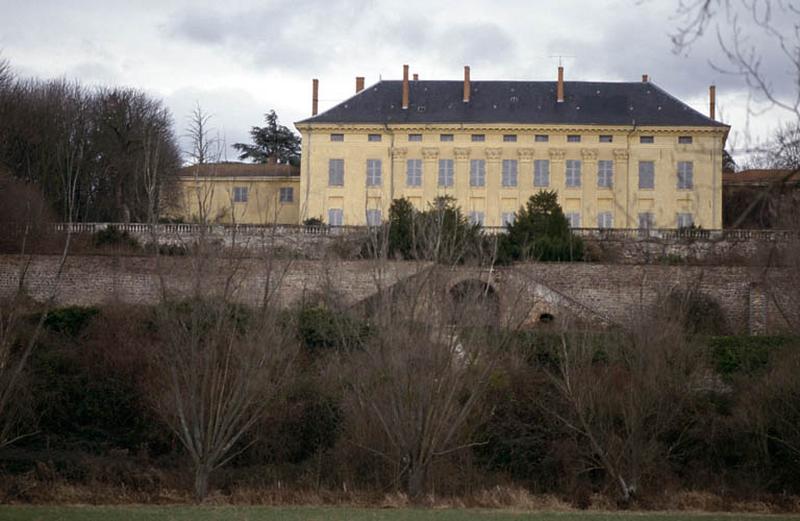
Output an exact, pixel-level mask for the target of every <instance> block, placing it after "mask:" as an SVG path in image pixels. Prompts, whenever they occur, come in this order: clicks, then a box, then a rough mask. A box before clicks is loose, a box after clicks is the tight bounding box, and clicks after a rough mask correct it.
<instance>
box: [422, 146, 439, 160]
mask: <svg viewBox="0 0 800 521" xmlns="http://www.w3.org/2000/svg"><path fill="white" fill-rule="evenodd" d="M437 157H439V149H438V148H436V147H423V149H422V159H436V158H437Z"/></svg>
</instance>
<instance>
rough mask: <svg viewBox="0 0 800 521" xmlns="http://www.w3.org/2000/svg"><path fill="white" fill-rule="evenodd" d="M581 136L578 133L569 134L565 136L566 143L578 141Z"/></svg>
mask: <svg viewBox="0 0 800 521" xmlns="http://www.w3.org/2000/svg"><path fill="white" fill-rule="evenodd" d="M580 142H581V136H580V134H570V135H568V136H567V143H580Z"/></svg>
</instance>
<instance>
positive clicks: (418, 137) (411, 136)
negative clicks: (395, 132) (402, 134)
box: [408, 134, 422, 141]
mask: <svg viewBox="0 0 800 521" xmlns="http://www.w3.org/2000/svg"><path fill="white" fill-rule="evenodd" d="M408 140H409V141H422V134H409V135H408Z"/></svg>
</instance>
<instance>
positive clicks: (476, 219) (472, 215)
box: [469, 212, 483, 226]
mask: <svg viewBox="0 0 800 521" xmlns="http://www.w3.org/2000/svg"><path fill="white" fill-rule="evenodd" d="M469 222H470V223H472V224H477V225H478V226H483V212H469Z"/></svg>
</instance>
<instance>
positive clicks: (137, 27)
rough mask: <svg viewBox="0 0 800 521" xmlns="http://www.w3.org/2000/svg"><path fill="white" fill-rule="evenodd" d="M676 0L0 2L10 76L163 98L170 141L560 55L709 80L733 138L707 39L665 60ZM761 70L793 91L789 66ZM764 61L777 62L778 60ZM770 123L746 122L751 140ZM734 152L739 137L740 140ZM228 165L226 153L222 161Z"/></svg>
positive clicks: (587, 68) (499, 75) (732, 93)
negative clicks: (269, 114)
mask: <svg viewBox="0 0 800 521" xmlns="http://www.w3.org/2000/svg"><path fill="white" fill-rule="evenodd" d="M676 4H677V0H638V1H637V0H591V1H586V0H552V1H542V0H513V1H503V0H495V1H484V2H479V1H470V0H454V1H437V0H421V1H420V0H401V1H397V0H395V1H391V2H390V1H379V0H349V1H346V0H295V1H267V0H262V1H244V0H229V1H227V2H220V1H218V0H217V1H213V2H210V1H204V0H194V1H181V0H137V1H130V2H128V1H125V2H121V1H116V0H69V1H66V0H62V1H54V0H36V1H30V0H28V1H23V0H0V7H1V9H0V12H2V13H3V16H2V17H0V53H2V56H3V57H5V58H7V59H8V60H10V61H11V64H12V67H13V68H14V70H15V72H16V73H17V74H18V75H20V76H38V77H42V78H51V77H67V78H71V79H72V78H74V79H78V80H80V81H81V82H84V83H87V84H98V85H126V86H132V87H136V88H140V89H143V90H145V91H147V92H148V93H150V94H152V95H153V96H156V97H158V98H161V99H163V100H164V102H165V103H166V104H167V106H168V107H169V108H170V109H171V110H172V113H173V115H174V117H175V120H176V128H177V130H178V133H179V134H181V133H183V131H184V129H185V127H186V118H187V115H188V114H189V113H190V111H191V109H192V107H193V106H194V104H195V103H196V102H199V103H200V104H201V105H202V106H203V108H204V109H205V110H206V111H208V112H210V113H212V114H213V115H214V120H213V125H214V126H215V127H216V128H217V129H218V130H219V131H220V132H221V133H222V134H224V136H225V138H226V140H227V142H228V143H229V144H230V143H234V142H237V141H248V130H249V128H250V127H251V126H252V125H257V124H261V122H262V120H263V114H264V112H266V111H268V110H269V109H275V110H276V111H277V113H278V115H279V117H280V120H281V122H282V123H284V124H287V125H289V126H291V123H292V122H294V121H297V120H299V119H302V118H304V117H307V116H308V115H309V114H310V110H311V78H315V77H316V78H319V79H320V109H321V110H325V109H326V108H328V107H331V106H333V105H334V104H336V103H338V102H340V101H342V100H343V99H345V98H346V97H348V96H350V95H352V94H353V92H354V82H355V79H354V78H355V76H365V77H366V82H367V85H369V84H371V83H374V82H376V81H378V79H379V78H380V77H383V78H384V79H399V78H400V77H401V76H402V65H403V64H404V63H408V64H410V66H411V71H412V72H416V73H419V74H420V76H421V78H422V79H460V78H461V77H462V67H463V65H465V64H469V65H471V67H472V78H473V80H490V79H531V80H550V79H555V75H556V67H557V65H558V62H557V59H554V58H552V56H554V55H566V56H568V57H567V58H565V59H564V65H565V68H566V77H567V79H568V80H595V81H601V80H602V81H605V80H608V81H638V80H639V79H640V78H641V75H642V74H643V73H648V74H649V75H650V77H651V79H652V81H654V82H656V83H657V84H659V85H660V86H662V87H663V88H665V89H666V90H667V91H669V92H670V93H672V94H674V95H675V96H677V97H678V98H680V99H681V100H683V101H685V102H687V103H689V104H690V105H691V106H693V107H694V108H696V109H698V110H700V111H702V112H703V113H707V111H708V86H709V85H710V84H711V83H715V84H717V85H718V96H719V99H718V107H719V109H718V110H719V112H718V114H719V113H721V116H722V118H723V119H724V120H726V122H727V123H729V124H732V125H733V126H734V132H736V133H738V134H742V133H743V132H744V131H745V128H746V127H747V125H748V122H747V118H746V116H745V114H746V111H745V106H746V102H747V90H746V88H745V86H744V84H743V82H742V81H741V80H740V79H739V78H736V77H732V76H729V75H725V74H721V73H719V72H717V71H715V70H714V69H713V68H712V67H711V66H710V64H709V61H711V60H715V59H718V58H719V57H720V52H719V49H718V45H717V42H716V40H715V38H713V35H711V36H712V37H710V38H704V39H702V40H701V41H699V42H697V43H696V44H695V45H694V46H693V47H692V48H691V49H690V50H689V51H688V52H684V53H679V54H676V53H675V52H673V48H672V43H671V41H670V38H669V35H670V33H672V32H673V31H674V28H675V27H676V25H677V24H678V20H676V19H675V17H674V12H675V8H676ZM776 55H777V53H771V52H769V53H766V56H767V58H766V59H765V65H764V66H765V70H766V71H767V72H769V73H770V75H771V77H772V78H773V79H774V81H775V82H776V84H777V85H779V86H782V85H783V82H785V84H786V87H787V90H788V89H789V88H791V85H792V83H791V81H790V76H788V75H787V74H788V72H787V71H786V70H784V69H782V67H783V64H782V63H781V62H780V60H778V59H774V60H773V57H775V56H776ZM773 62H774V63H773ZM778 117H780V114H779V113H778V112H776V111H772V112H770V113H767V114H765V115H761V116H759V117H757V118H751V119H750V122H749V125H750V128H751V129H752V133H753V134H754V135H755V136H756V137H762V136H765V135H767V133H768V132H769V130H770V129H772V128H774V127H775V125H776V121H777V118H778ZM738 139H739V141H738V142H739V143H741V138H738ZM228 159H235V153H234V152H232V151H229V152H228Z"/></svg>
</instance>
